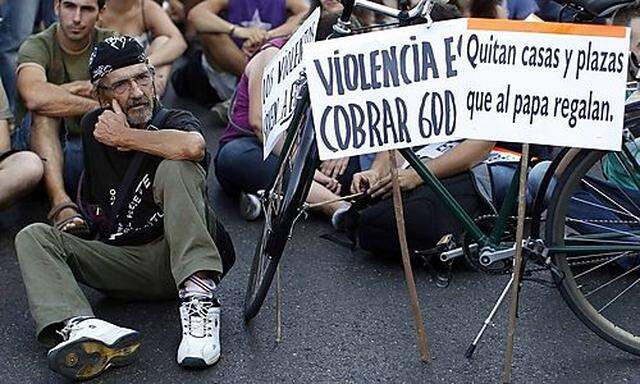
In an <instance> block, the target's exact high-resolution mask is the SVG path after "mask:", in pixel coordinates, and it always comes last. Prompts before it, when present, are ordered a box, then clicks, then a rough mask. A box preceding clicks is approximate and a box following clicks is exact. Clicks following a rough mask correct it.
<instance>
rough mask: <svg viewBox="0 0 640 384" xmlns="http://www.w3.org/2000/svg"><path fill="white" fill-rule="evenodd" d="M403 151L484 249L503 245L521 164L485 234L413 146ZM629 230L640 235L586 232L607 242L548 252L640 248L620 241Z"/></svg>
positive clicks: (563, 247)
mask: <svg viewBox="0 0 640 384" xmlns="http://www.w3.org/2000/svg"><path fill="white" fill-rule="evenodd" d="M399 152H400V153H401V154H402V156H403V157H404V158H405V159H406V160H407V162H408V163H409V165H410V166H411V168H413V169H414V170H415V171H416V172H417V173H418V175H419V176H420V178H421V179H422V180H423V181H424V182H425V184H426V185H427V187H428V188H431V190H432V191H433V192H434V193H435V195H436V197H438V198H439V200H440V201H442V202H443V203H444V205H445V206H446V207H447V209H448V210H449V212H450V213H451V215H453V216H454V217H455V218H456V220H458V221H459V222H460V223H461V224H462V226H463V227H464V229H465V230H466V232H467V233H468V234H469V235H470V236H471V237H472V238H473V240H474V241H476V242H477V243H478V245H479V247H480V248H481V249H482V248H483V247H489V248H492V249H497V248H498V247H499V245H500V241H499V240H500V238H501V237H502V235H503V234H504V231H505V228H506V222H507V219H508V218H509V216H511V214H512V213H513V210H514V208H515V205H516V202H517V197H518V196H517V193H518V180H519V167H518V170H517V171H516V172H515V174H514V176H513V178H512V180H511V184H510V185H509V188H508V190H507V195H506V197H505V199H504V201H503V203H502V206H501V207H500V210H499V213H498V217H497V219H496V224H495V225H494V227H493V229H492V230H491V233H490V234H485V233H484V232H483V231H482V230H481V229H480V228H479V227H478V225H477V224H476V223H475V221H474V220H473V218H472V217H471V216H470V215H469V214H468V213H467V212H466V211H465V210H464V208H462V206H460V204H459V203H458V202H457V201H456V199H455V198H454V197H453V196H451V194H450V193H449V191H447V189H446V188H445V187H444V186H443V185H442V183H441V182H440V180H438V178H437V177H436V176H435V175H434V174H433V173H432V172H431V171H430V170H429V169H428V168H427V167H426V166H425V165H424V164H423V163H422V161H420V159H419V158H418V156H417V155H416V154H415V153H414V152H413V151H412V150H411V149H409V148H405V149H400V150H399ZM623 153H624V152H623ZM627 161H629V162H631V163H632V164H633V163H636V164H635V166H634V167H638V165H637V162H636V161H635V158H633V157H632V158H631V160H628V159H627ZM629 234H631V235H638V236H639V237H640V232H627V233H616V232H609V233H600V234H592V235H584V236H582V239H584V240H595V241H602V242H603V243H604V244H603V245H563V246H552V247H548V248H547V252H548V254H554V253H566V254H572V255H581V254H590V253H605V252H638V251H640V245H631V244H629V245H626V244H624V243H622V244H620V241H619V239H620V238H623V239H624V238H625V236H626V237H628V235H629ZM607 240H610V241H611V242H610V243H607ZM616 241H617V242H616Z"/></svg>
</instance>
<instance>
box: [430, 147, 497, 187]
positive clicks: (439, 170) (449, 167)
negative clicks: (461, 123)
mask: <svg viewBox="0 0 640 384" xmlns="http://www.w3.org/2000/svg"><path fill="white" fill-rule="evenodd" d="M494 145H495V142H489V141H482V140H465V141H463V142H462V143H460V144H459V145H458V146H456V147H455V148H453V149H452V150H450V151H449V152H447V153H444V154H443V155H442V156H439V157H437V158H435V159H425V160H424V161H423V162H424V164H425V165H426V166H427V168H429V170H430V171H431V172H432V173H433V174H434V175H435V176H436V177H437V178H439V179H442V178H446V177H450V176H454V175H457V174H459V173H462V172H466V171H468V170H470V169H471V168H473V167H474V166H476V165H477V164H478V163H480V162H481V161H482V160H483V159H485V158H486V156H487V155H488V154H489V153H490V152H491V150H492V149H493V147H494Z"/></svg>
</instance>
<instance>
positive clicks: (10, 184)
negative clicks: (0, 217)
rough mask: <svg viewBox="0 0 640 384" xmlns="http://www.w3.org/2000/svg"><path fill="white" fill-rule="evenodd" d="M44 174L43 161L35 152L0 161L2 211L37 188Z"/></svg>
mask: <svg viewBox="0 0 640 384" xmlns="http://www.w3.org/2000/svg"><path fill="white" fill-rule="evenodd" d="M43 172H44V169H43V165H42V160H40V158H39V157H38V155H36V154H35V153H33V152H27V151H25V152H18V153H14V154H13V155H11V156H9V157H7V158H6V159H4V160H2V161H0V210H4V209H6V208H8V207H9V206H11V204H12V203H13V202H15V201H16V200H17V199H19V198H21V197H23V196H24V195H26V194H27V193H28V192H29V191H31V190H32V189H33V188H35V187H36V186H37V185H38V183H39V182H40V179H42V174H43Z"/></svg>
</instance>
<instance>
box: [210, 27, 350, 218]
mask: <svg viewBox="0 0 640 384" xmlns="http://www.w3.org/2000/svg"><path fill="white" fill-rule="evenodd" d="M338 16H339V14H325V15H323V16H322V17H321V19H320V23H319V25H318V32H317V36H316V37H317V38H318V39H324V38H326V37H327V36H328V35H329V33H330V31H331V27H332V25H333V24H334V23H335V21H336V20H337V18H338ZM285 43H286V40H285V39H275V40H272V41H270V42H269V43H268V44H266V45H265V46H264V47H263V48H262V49H261V50H260V52H258V53H257V54H256V55H255V56H254V57H253V58H252V59H251V61H250V62H249V64H248V65H247V69H246V70H245V72H244V74H243V75H242V78H241V79H240V83H239V84H238V89H237V90H236V95H235V98H234V101H233V105H232V108H231V116H230V119H229V124H228V125H227V129H226V131H225V132H224V133H223V135H222V137H221V138H220V147H219V149H218V153H217V154H216V159H215V163H216V176H217V177H218V180H219V182H220V185H221V186H222V188H223V189H224V190H225V191H226V192H227V193H229V194H232V195H237V194H241V198H240V205H241V212H243V216H245V218H247V219H250V220H251V219H255V218H257V216H258V214H259V212H260V205H259V201H258V199H257V197H255V196H253V195H254V194H255V193H256V192H257V191H259V190H264V189H265V188H267V186H268V185H269V182H270V181H271V179H272V178H273V177H274V175H275V173H276V170H277V167H278V158H277V155H275V154H270V155H269V157H268V158H267V159H266V160H265V161H263V156H262V151H263V150H262V140H263V138H262V130H261V129H262V98H261V94H262V91H261V88H262V73H263V71H264V69H265V67H266V66H267V65H268V64H269V62H270V60H271V59H272V58H273V57H274V56H275V55H276V54H277V53H278V50H279V49H280V48H281V47H282V46H283V45H284V44H285ZM276 152H277V149H276ZM357 170H359V165H358V160H357V158H353V159H340V160H336V161H328V162H325V163H324V164H322V165H321V167H320V170H317V171H316V173H315V176H314V182H313V184H312V186H311V191H310V193H309V196H308V198H307V201H308V202H310V203H319V202H325V201H328V200H334V199H337V198H338V195H339V194H340V193H341V192H343V193H345V192H348V189H349V185H350V183H351V176H352V175H353V173H355V172H356V171H357ZM348 206H349V204H348V203H346V202H336V203H331V204H327V205H324V206H322V207H321V208H320V209H321V212H322V213H324V214H326V215H328V216H330V217H332V223H333V224H334V225H337V223H338V219H339V214H340V213H341V212H343V211H345V210H346V208H348Z"/></svg>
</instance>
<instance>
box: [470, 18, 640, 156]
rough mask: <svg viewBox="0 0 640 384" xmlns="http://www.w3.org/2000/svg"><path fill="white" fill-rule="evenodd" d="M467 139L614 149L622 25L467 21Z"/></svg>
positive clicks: (623, 73) (624, 48)
mask: <svg viewBox="0 0 640 384" xmlns="http://www.w3.org/2000/svg"><path fill="white" fill-rule="evenodd" d="M468 26H469V28H468V32H467V34H466V36H465V39H464V43H463V45H462V55H461V56H462V57H463V58H464V62H465V65H466V67H465V68H464V69H462V71H464V78H465V79H466V86H465V88H466V90H465V94H464V95H461V98H460V104H461V106H460V111H459V112H462V111H464V113H462V114H461V115H460V118H459V120H458V122H459V124H464V125H465V126H469V127H471V129H472V131H471V132H468V133H465V134H466V137H467V138H475V139H485V140H498V141H510V142H521V143H534V144H545V145H556V146H567V147H579V148H593V149H604V150H614V151H619V150H620V148H621V145H622V129H623V123H624V104H625V90H626V80H627V66H628V62H629V58H628V54H629V30H628V29H626V28H622V27H612V26H595V25H591V26H588V25H573V24H571V25H569V24H558V23H524V22H511V21H497V20H480V19H470V20H469V24H468Z"/></svg>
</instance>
